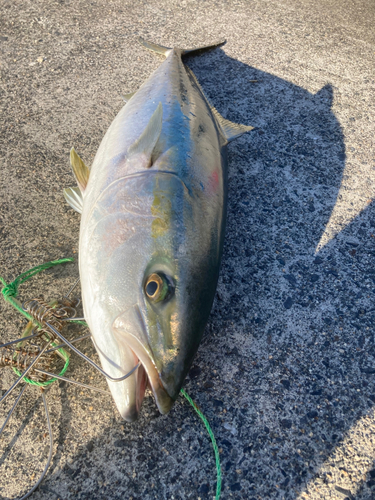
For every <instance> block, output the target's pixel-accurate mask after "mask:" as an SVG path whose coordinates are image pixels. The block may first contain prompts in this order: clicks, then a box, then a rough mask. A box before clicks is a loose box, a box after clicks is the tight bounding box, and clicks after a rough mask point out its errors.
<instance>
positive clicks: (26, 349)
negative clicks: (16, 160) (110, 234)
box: [0, 259, 139, 500]
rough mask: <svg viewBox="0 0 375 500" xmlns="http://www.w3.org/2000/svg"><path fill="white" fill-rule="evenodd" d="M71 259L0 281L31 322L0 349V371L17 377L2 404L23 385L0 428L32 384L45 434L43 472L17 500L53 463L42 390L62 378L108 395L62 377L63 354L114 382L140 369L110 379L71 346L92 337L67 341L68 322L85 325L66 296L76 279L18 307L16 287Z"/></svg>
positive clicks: (75, 304) (6, 295)
mask: <svg viewBox="0 0 375 500" xmlns="http://www.w3.org/2000/svg"><path fill="white" fill-rule="evenodd" d="M72 260H73V259H61V260H56V261H52V262H49V263H47V264H43V265H42V266H37V267H35V268H32V269H30V271H28V272H27V273H23V274H21V275H20V276H19V277H18V278H17V280H15V281H13V282H12V283H10V284H9V285H7V284H6V283H5V281H4V280H3V279H2V278H1V281H2V282H3V284H4V285H5V286H4V288H3V289H2V293H3V296H4V298H5V299H6V300H7V301H8V302H10V303H11V304H12V305H13V306H14V307H15V308H16V309H17V310H18V311H19V312H21V313H22V314H23V315H24V316H25V317H26V318H27V319H28V320H29V321H28V323H27V326H26V328H25V330H24V331H23V333H22V336H21V337H20V338H18V339H16V340H12V341H10V342H6V343H5V344H1V345H0V368H8V369H12V370H13V372H14V373H15V374H16V375H17V380H16V381H15V382H14V383H13V385H12V386H11V387H10V388H9V389H8V390H7V391H6V392H5V394H4V395H3V396H2V397H1V399H0V404H1V403H4V402H5V400H6V399H7V398H8V396H9V395H10V394H12V393H13V392H14V391H15V390H16V388H17V387H18V386H19V385H20V384H21V383H23V387H22V388H21V391H20V392H19V395H18V396H17V398H16V400H15V402H14V404H13V406H12V408H11V409H10V411H9V413H8V415H7V417H6V419H5V422H4V423H3V425H2V427H1V428H0V436H1V434H2V432H3V431H4V429H5V427H6V425H7V424H8V422H9V419H10V417H11V416H12V414H13V412H14V410H15V409H16V407H17V406H18V404H19V402H20V401H21V398H22V396H23V394H24V393H25V390H26V389H27V387H28V386H30V385H31V386H34V387H37V388H38V389H39V390H40V392H41V396H42V400H43V405H44V410H45V415H46V420H47V427H48V434H49V453H48V458H47V461H46V465H45V467H44V469H43V472H42V474H41V476H40V477H39V479H38V481H37V482H36V483H35V484H34V486H33V487H32V488H31V489H30V490H29V491H28V492H27V493H26V494H25V495H23V496H22V497H21V498H20V500H24V499H26V498H28V497H29V496H30V495H31V494H32V493H33V492H34V491H35V490H36V488H38V486H39V485H40V483H41V482H42V481H43V479H44V477H45V475H46V473H47V470H48V468H49V466H50V464H51V460H52V454H53V433H52V427H51V420H50V416H49V410H48V404H47V399H46V395H45V389H46V388H47V387H48V386H49V385H50V384H52V383H53V382H55V381H56V380H63V381H64V382H68V383H70V384H74V385H78V386H80V387H83V388H85V389H90V390H92V391H96V392H101V393H103V394H108V395H110V392H109V391H105V390H103V389H100V388H98V387H94V386H91V385H87V384H83V383H82V382H78V381H76V380H72V379H70V378H67V377H64V374H65V372H66V370H67V369H68V366H69V359H70V354H69V353H68V352H67V351H66V349H67V348H69V349H70V350H72V351H73V352H74V353H76V354H77V355H78V356H80V357H81V358H83V359H84V360H85V361H86V362H88V363H89V364H90V365H91V366H92V367H94V368H95V369H96V370H97V371H98V372H99V373H101V374H102V375H103V376H104V377H106V378H108V379H109V380H111V381H113V382H120V381H122V380H125V379H126V378H128V377H130V375H131V374H132V373H134V371H135V370H136V369H137V368H138V367H139V363H138V364H137V365H135V366H134V367H133V368H132V370H131V371H130V372H128V373H126V374H124V375H123V376H121V377H119V378H114V377H112V376H110V375H109V374H108V373H106V372H105V371H104V370H103V369H102V368H101V367H100V366H98V365H97V364H96V363H95V362H94V361H93V360H92V359H90V358H88V357H87V356H86V355H85V354H83V353H82V352H81V351H80V350H79V349H77V347H75V345H74V344H76V343H78V342H80V341H82V340H84V339H86V338H88V337H91V334H90V333H87V334H85V335H81V336H79V337H76V338H75V339H73V340H70V341H69V340H68V339H67V338H66V337H65V332H64V330H65V329H67V328H68V326H69V324H72V323H75V324H77V323H78V324H81V325H84V326H87V325H86V323H85V321H84V318H78V317H77V307H78V305H79V302H80V301H79V299H77V298H70V295H71V294H72V292H73V290H74V288H75V287H76V285H77V284H78V282H79V279H78V280H77V281H76V282H75V283H74V285H73V286H72V287H71V289H70V290H69V291H68V293H67V294H66V295H65V296H64V297H62V298H61V299H57V300H53V301H52V302H46V301H44V300H43V299H40V298H33V299H30V300H27V301H25V302H23V303H20V302H19V301H18V300H17V298H16V297H17V294H18V286H19V285H20V284H21V283H23V282H24V281H26V280H27V279H29V278H31V276H34V274H36V273H38V272H40V271H42V270H44V269H48V268H50V267H53V266H55V265H58V264H63V263H65V262H71V261H72ZM63 333H64V334H63Z"/></svg>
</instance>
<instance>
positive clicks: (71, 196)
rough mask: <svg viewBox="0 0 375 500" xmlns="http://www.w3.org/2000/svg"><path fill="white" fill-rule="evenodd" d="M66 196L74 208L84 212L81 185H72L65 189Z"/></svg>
mask: <svg viewBox="0 0 375 500" xmlns="http://www.w3.org/2000/svg"><path fill="white" fill-rule="evenodd" d="M63 192H64V198H65V199H66V201H67V203H68V205H70V206H71V207H72V208H73V210H75V211H76V212H78V213H79V214H81V213H82V207H83V198H82V193H81V190H80V188H79V187H71V188H65V189H64V191H63Z"/></svg>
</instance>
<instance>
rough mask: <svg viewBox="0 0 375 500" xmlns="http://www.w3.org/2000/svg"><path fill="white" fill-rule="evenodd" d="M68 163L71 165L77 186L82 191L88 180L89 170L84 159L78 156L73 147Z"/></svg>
mask: <svg viewBox="0 0 375 500" xmlns="http://www.w3.org/2000/svg"><path fill="white" fill-rule="evenodd" d="M70 164H71V166H72V170H73V174H74V177H75V178H76V181H77V184H78V187H79V189H80V190H81V192H82V193H83V192H84V190H85V189H86V186H87V183H88V181H89V176H90V170H89V168H88V167H87V166H86V165H85V163H84V161H83V160H81V158H80V157H79V156H78V154H77V153H76V150H75V149H74V148H72V149H71V150H70Z"/></svg>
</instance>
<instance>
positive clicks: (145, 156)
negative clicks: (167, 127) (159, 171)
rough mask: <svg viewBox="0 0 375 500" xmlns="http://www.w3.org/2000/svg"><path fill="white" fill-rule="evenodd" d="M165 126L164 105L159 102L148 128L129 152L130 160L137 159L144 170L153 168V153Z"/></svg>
mask: <svg viewBox="0 0 375 500" xmlns="http://www.w3.org/2000/svg"><path fill="white" fill-rule="evenodd" d="M162 126H163V105H162V103H161V102H159V104H158V107H157V108H156V110H155V111H154V113H153V115H152V116H151V118H150V120H149V122H148V124H147V125H146V128H145V129H144V131H143V132H142V134H141V135H140V137H139V138H138V139H137V140H136V141H135V142H133V144H132V145H131V146H130V148H129V150H128V158H129V159H130V158H132V157H137V160H138V161H141V162H142V165H143V167H144V168H149V167H151V164H152V152H153V150H154V148H155V146H156V143H157V142H158V139H159V137H160V134H161V129H162Z"/></svg>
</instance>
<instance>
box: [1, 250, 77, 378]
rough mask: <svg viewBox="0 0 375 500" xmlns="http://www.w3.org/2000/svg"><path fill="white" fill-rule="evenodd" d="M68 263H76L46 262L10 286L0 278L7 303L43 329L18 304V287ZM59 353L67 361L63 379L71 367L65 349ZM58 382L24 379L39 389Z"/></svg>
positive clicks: (16, 370)
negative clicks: (42, 273) (35, 276)
mask: <svg viewBox="0 0 375 500" xmlns="http://www.w3.org/2000/svg"><path fill="white" fill-rule="evenodd" d="M68 262H74V259H73V257H68V258H66V259H58V260H52V261H51V262H46V263H45V264H41V265H40V266H36V267H32V268H31V269H29V270H28V271H26V272H25V273H22V274H20V275H19V276H17V278H16V279H15V280H14V281H12V283H9V284H7V283H6V281H5V280H4V278H2V277H1V276H0V281H1V283H2V284H3V285H4V287H3V288H2V290H1V293H2V294H3V297H4V299H5V300H6V301H7V302H9V303H10V304H11V305H12V306H13V307H14V308H15V309H17V311H18V312H20V313H21V314H22V315H23V316H25V318H27V319H28V320H29V321H31V322H32V323H34V324H35V323H36V324H37V326H39V327H42V326H43V325H41V324H40V323H39V321H36V319H35V318H33V317H32V316H31V314H29V313H28V312H26V311H24V310H23V309H22V306H21V304H20V303H19V302H18V300H16V297H17V295H18V287H19V286H20V285H22V283H24V282H25V281H27V280H28V279H30V278H32V277H33V276H34V275H35V274H38V273H40V272H41V271H44V270H45V269H50V268H51V267H54V266H58V265H59V264H66V263H68ZM52 346H54V347H56V344H54V343H52ZM58 351H59V353H60V354H61V355H62V357H63V358H64V360H65V364H64V366H63V368H62V370H61V372H60V373H59V376H60V377H62V376H63V375H64V373H65V372H66V370H67V369H68V366H69V354H68V353H67V352H66V351H65V350H64V349H63V348H60V349H58ZM12 368H13V371H14V372H15V373H16V374H17V375H18V376H19V377H20V376H21V375H22V373H21V372H20V371H19V370H18V369H17V368H16V367H15V366H13V367H12ZM56 380H57V378H51V379H50V380H46V381H45V382H36V381H35V380H32V379H30V378H28V377H25V378H24V381H25V382H27V383H28V384H31V385H36V386H38V387H46V386H47V385H50V384H52V383H53V382H55V381H56Z"/></svg>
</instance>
